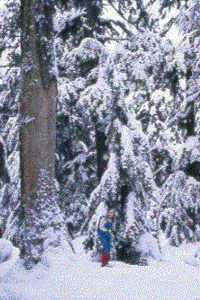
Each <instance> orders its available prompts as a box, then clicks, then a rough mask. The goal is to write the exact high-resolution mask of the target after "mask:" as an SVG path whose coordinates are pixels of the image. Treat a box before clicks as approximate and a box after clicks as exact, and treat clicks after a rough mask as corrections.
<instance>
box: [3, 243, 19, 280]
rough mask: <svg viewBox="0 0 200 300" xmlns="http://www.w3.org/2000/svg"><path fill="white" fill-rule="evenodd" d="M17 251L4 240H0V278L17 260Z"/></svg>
mask: <svg viewBox="0 0 200 300" xmlns="http://www.w3.org/2000/svg"><path fill="white" fill-rule="evenodd" d="M19 253H20V251H19V249H18V248H16V247H14V246H13V245H12V243H11V242H10V241H8V240H5V239H0V278H1V277H2V276H4V275H5V274H6V273H7V272H8V271H9V270H10V269H11V268H12V267H13V265H14V264H15V262H16V261H17V260H18V259H19Z"/></svg>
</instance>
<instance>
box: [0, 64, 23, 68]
mask: <svg viewBox="0 0 200 300" xmlns="http://www.w3.org/2000/svg"><path fill="white" fill-rule="evenodd" d="M0 68H20V66H15V65H0Z"/></svg>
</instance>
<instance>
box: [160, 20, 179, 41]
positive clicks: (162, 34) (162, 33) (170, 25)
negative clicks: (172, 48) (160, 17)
mask: <svg viewBox="0 0 200 300" xmlns="http://www.w3.org/2000/svg"><path fill="white" fill-rule="evenodd" d="M175 21H176V19H175V18H171V19H170V20H169V22H168V23H167V24H166V25H165V26H164V30H163V31H162V32H161V33H160V36H161V37H165V35H166V34H167V33H168V32H169V30H170V29H171V27H172V25H174V23H175Z"/></svg>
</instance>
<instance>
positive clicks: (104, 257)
mask: <svg viewBox="0 0 200 300" xmlns="http://www.w3.org/2000/svg"><path fill="white" fill-rule="evenodd" d="M109 259H110V254H109V253H103V254H102V256H101V266H102V267H105V266H106V265H107V264H108V261H109Z"/></svg>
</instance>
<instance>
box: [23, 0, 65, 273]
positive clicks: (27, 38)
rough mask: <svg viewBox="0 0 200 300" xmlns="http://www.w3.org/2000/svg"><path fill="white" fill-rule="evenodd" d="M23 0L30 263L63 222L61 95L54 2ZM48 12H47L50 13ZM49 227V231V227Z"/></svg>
mask: <svg viewBox="0 0 200 300" xmlns="http://www.w3.org/2000/svg"><path fill="white" fill-rule="evenodd" d="M45 3H46V1H42V0H22V1H21V8H22V15H21V16H22V45H21V46H22V95H21V118H22V119H21V121H22V124H21V132H20V142H21V161H20V163H21V195H22V209H23V223H22V227H21V228H20V231H19V245H20V248H21V253H22V257H23V258H24V261H25V266H26V267H27V268H31V267H32V266H33V265H34V264H35V263H37V262H39V261H40V260H41V256H42V253H43V251H44V249H45V243H46V241H47V239H49V233H48V234H47V232H50V231H51V234H50V235H51V237H50V240H51V241H50V243H51V244H54V245H58V244H59V234H58V233H59V231H60V229H61V228H62V220H61V218H60V217H59V216H60V211H59V208H58V205H57V202H56V200H57V193H56V188H55V183H54V179H55V145H56V97H57V86H56V79H55V76H53V75H52V73H51V67H52V57H51V55H52V44H53V42H52V37H51V32H52V28H51V20H50V13H51V12H52V11H51V9H52V8H51V7H50V4H48V3H47V4H45ZM46 14H48V15H46ZM49 230H50V231H49Z"/></svg>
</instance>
